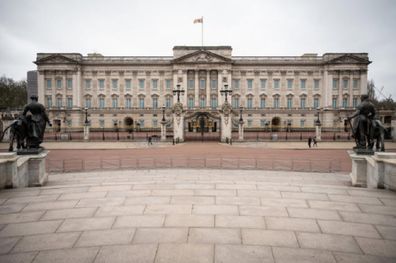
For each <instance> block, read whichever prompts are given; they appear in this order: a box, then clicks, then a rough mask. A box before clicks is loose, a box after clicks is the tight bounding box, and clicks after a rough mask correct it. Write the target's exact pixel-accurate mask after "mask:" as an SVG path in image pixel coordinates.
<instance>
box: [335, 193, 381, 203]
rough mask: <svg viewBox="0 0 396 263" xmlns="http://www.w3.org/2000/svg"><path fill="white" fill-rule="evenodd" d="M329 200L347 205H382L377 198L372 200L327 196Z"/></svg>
mask: <svg viewBox="0 0 396 263" xmlns="http://www.w3.org/2000/svg"><path fill="white" fill-rule="evenodd" d="M329 198H330V200H331V201H339V202H348V203H356V204H372V205H382V203H381V201H380V200H379V199H378V198H374V197H364V196H349V195H332V194H329Z"/></svg>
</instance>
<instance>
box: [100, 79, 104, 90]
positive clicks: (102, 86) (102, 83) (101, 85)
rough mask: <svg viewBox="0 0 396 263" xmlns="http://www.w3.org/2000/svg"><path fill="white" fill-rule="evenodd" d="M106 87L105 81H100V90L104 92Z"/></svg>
mask: <svg viewBox="0 0 396 263" xmlns="http://www.w3.org/2000/svg"><path fill="white" fill-rule="evenodd" d="M104 87H105V80H104V79H99V90H104Z"/></svg>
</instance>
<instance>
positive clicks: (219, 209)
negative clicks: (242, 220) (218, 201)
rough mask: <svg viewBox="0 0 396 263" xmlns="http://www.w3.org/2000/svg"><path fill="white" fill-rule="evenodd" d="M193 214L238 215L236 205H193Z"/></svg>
mask: <svg viewBox="0 0 396 263" xmlns="http://www.w3.org/2000/svg"><path fill="white" fill-rule="evenodd" d="M192 213H193V214H197V215H200V214H201V215H238V214H239V211H238V206H236V205H193V210H192Z"/></svg>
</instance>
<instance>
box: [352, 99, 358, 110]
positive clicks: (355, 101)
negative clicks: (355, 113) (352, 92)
mask: <svg viewBox="0 0 396 263" xmlns="http://www.w3.org/2000/svg"><path fill="white" fill-rule="evenodd" d="M357 105H358V98H357V97H353V99H352V107H354V108H356V107H357Z"/></svg>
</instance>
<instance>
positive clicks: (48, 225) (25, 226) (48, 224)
mask: <svg viewBox="0 0 396 263" xmlns="http://www.w3.org/2000/svg"><path fill="white" fill-rule="evenodd" d="M61 223H62V220H54V221H38V222H30V223H18V224H8V225H7V226H6V227H5V228H3V229H2V230H1V231H0V237H7V236H26V235H35V234H44V233H53V232H55V231H56V229H57V228H58V227H59V225H60V224H61Z"/></svg>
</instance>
